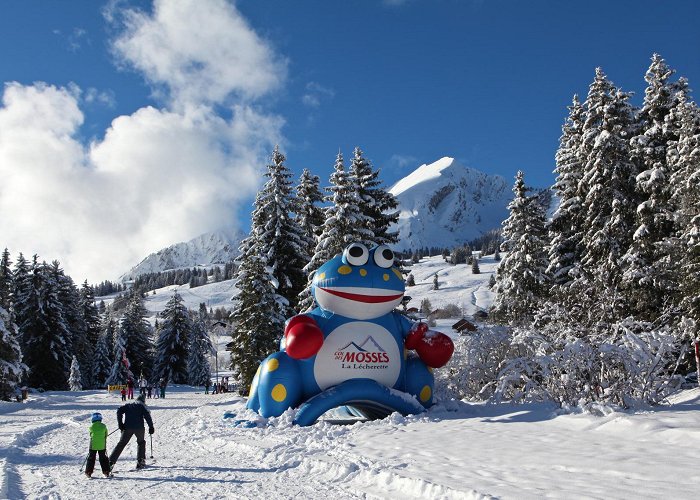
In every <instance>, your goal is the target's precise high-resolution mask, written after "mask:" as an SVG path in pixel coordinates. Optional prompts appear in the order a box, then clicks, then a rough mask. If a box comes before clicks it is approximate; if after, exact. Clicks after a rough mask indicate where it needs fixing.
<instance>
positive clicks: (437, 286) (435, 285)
mask: <svg viewBox="0 0 700 500" xmlns="http://www.w3.org/2000/svg"><path fill="white" fill-rule="evenodd" d="M439 289H440V282H439V281H438V275H437V273H435V276H434V277H433V290H439Z"/></svg>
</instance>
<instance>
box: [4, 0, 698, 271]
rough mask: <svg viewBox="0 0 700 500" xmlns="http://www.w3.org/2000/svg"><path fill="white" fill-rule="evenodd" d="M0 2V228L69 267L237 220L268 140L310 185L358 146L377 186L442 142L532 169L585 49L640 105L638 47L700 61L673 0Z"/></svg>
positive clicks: (480, 161)
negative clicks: (375, 172)
mask: <svg viewBox="0 0 700 500" xmlns="http://www.w3.org/2000/svg"><path fill="white" fill-rule="evenodd" d="M611 3H612V4H613V5H609V4H611ZM166 5H167V7H166ZM0 13H1V15H0V30H1V32H2V33H3V37H2V39H1V40H0V81H2V82H3V84H4V85H5V88H4V91H3V102H2V104H1V105H0V173H2V174H3V176H4V177H6V178H9V179H10V181H9V182H8V183H6V189H5V190H4V191H3V190H2V188H0V209H2V210H3V211H5V213H7V212H8V211H9V213H16V214H19V213H20V212H21V214H22V217H19V219H18V220H16V221H15V222H14V223H13V225H12V227H9V225H7V226H6V225H4V224H3V223H0V234H3V235H5V238H6V241H0V246H2V245H5V246H8V247H9V248H10V250H11V251H12V252H13V254H16V253H17V252H19V251H24V252H26V253H34V252H39V253H40V254H41V255H42V256H45V257H46V258H47V259H52V258H58V259H60V260H61V261H62V262H64V264H65V265H66V268H67V270H69V271H71V270H72V271H73V272H74V273H76V274H78V276H76V279H79V280H80V279H82V276H86V277H90V278H91V279H104V278H107V277H111V276H113V275H114V273H115V272H117V271H121V270H125V269H124V266H127V267H130V265H132V264H134V263H136V262H137V261H138V260H139V259H140V258H142V257H143V256H144V255H145V254H146V253H148V252H151V251H154V250H157V249H159V248H161V247H162V246H166V245H167V244H170V243H173V242H176V241H181V240H184V239H189V238H191V237H194V236H196V235H198V234H200V233H201V232H203V231H206V230H210V229H214V228H216V227H218V226H222V225H226V226H232V225H236V224H239V225H240V226H241V227H243V228H245V227H247V217H248V215H249V212H250V201H251V199H252V197H253V196H254V193H255V191H256V189H257V186H258V182H259V179H257V178H256V175H255V168H259V167H261V166H262V165H264V158H265V155H266V154H267V153H269V150H270V148H271V145H273V144H275V143H278V142H279V143H280V144H281V146H282V148H283V150H284V152H285V153H286V155H287V158H288V164H289V166H290V167H291V168H292V169H293V170H294V171H295V173H297V174H298V173H300V171H301V169H302V168H309V169H310V170H311V171H312V172H314V173H316V174H318V175H319V176H321V178H322V183H323V184H325V183H326V182H327V178H328V175H329V173H330V172H331V169H332V165H333V161H334V158H335V154H336V153H337V151H338V150H339V149H340V150H341V151H342V152H343V153H344V154H345V156H346V158H347V157H349V156H350V155H351V152H352V149H353V147H354V146H356V145H358V146H360V147H361V148H362V149H363V150H364V151H365V153H366V156H367V157H368V158H370V159H371V160H372V162H373V163H374V165H375V166H376V167H380V168H382V171H383V178H384V180H385V183H386V184H387V185H390V184H392V183H393V182H395V181H396V180H398V179H400V178H401V177H403V176H405V175H407V174H408V173H410V171H412V170H413V169H414V168H416V167H417V166H418V165H420V164H421V163H426V162H427V163H429V162H433V161H435V160H437V159H438V158H440V157H442V156H454V157H456V158H458V159H459V160H460V161H461V162H463V163H464V164H466V165H468V166H472V167H474V168H477V169H480V170H483V171H485V172H489V173H497V174H500V175H503V176H505V177H506V178H507V179H508V180H510V179H512V178H513V176H514V174H515V172H516V171H517V170H518V169H522V170H524V171H525V173H526V180H527V181H528V182H529V183H531V184H534V185H537V186H547V185H549V184H551V183H552V181H553V178H554V177H553V174H552V169H553V167H554V164H553V156H554V152H555V150H556V147H557V141H558V137H559V134H560V129H561V125H562V122H563V120H564V118H565V117H566V106H567V104H568V103H569V102H570V100H571V96H572V95H573V93H579V94H581V95H582V96H585V94H586V91H587V87H588V84H589V82H590V81H591V80H592V78H593V74H594V68H595V67H596V66H601V67H602V68H603V69H604V71H605V72H606V73H607V74H608V76H609V77H610V78H611V79H612V80H613V81H614V82H615V83H616V84H617V85H619V86H621V87H622V88H624V89H625V90H629V91H634V92H635V93H636V96H635V98H634V102H635V103H636V104H640V103H641V100H642V96H643V90H644V86H645V83H644V80H643V76H644V72H645V71H646V68H647V67H648V65H649V60H650V57H651V55H652V53H653V52H658V53H660V54H661V55H662V56H663V57H664V58H665V59H666V60H667V62H668V63H669V64H670V65H671V67H673V68H675V69H677V71H678V73H677V74H678V75H683V76H686V77H688V78H689V79H690V84H691V88H692V87H695V86H696V85H698V83H697V82H698V81H700V57H699V56H700V54H699V53H698V48H700V29H698V19H700V2H694V1H690V0H688V1H679V2H673V3H672V4H671V3H669V2H659V1H617V2H609V1H597V0H596V1H589V2H576V3H574V2H566V1H486V0H483V1H477V0H474V1H466V0H465V1H457V0H433V1H428V0H407V1H396V0H395V1H380V0H377V1H370V0H365V1H354V2H347V1H344V2H341V1H320V0H319V1H304V2H290V1H288V0H266V1H257V0H239V1H237V2H235V3H228V4H227V3H225V2H224V1H223V0H206V1H200V2H193V1H187V0H182V1H176V2H167V3H162V4H161V3H156V5H153V4H152V3H151V2H145V1H141V2H133V1H131V2H129V1H113V2H109V3H108V2H97V1H93V0H79V1H78V0H73V1H70V2H44V1H38V0H22V1H19V0H6V1H4V2H3V3H2V4H1V5H0ZM10 82H13V83H10ZM115 119H116V120H115ZM113 120H114V121H113ZM3 135H4V138H3ZM22 144H23V145H24V149H23V147H20V146H19V145H22ZM27 144H31V147H29V146H27ZM47 164H51V165H50V166H47ZM249 178H250V179H249ZM37 181H38V183H39V184H40V185H41V186H42V189H41V190H40V191H41V192H40V193H36V192H34V191H32V192H31V193H30V192H29V191H28V188H27V186H29V185H32V183H36V182H37ZM13 183H14V184H13ZM181 186H188V187H186V188H182V187H181ZM10 192H11V193H13V194H10ZM61 193H67V194H65V195H61ZM57 198H58V201H57ZM166 214H167V215H166ZM71 221H72V222H71ZM106 221H109V223H108V224H105V222H106ZM87 240H91V241H90V244H89V245H88V244H87V243H86V241H87ZM115 246H118V247H119V248H120V250H119V254H118V255H116V254H115V255H112V254H111V253H110V252H113V251H112V250H110V249H112V248H114V247H115ZM105 254H107V255H110V257H109V258H110V262H111V261H114V263H113V264H112V265H111V266H106V265H105V264H104V260H105V258H104V257H103V256H104V255H105ZM96 255H98V256H100V257H95V256H96ZM134 260H135V261H136V262H134ZM105 273H106V274H105Z"/></svg>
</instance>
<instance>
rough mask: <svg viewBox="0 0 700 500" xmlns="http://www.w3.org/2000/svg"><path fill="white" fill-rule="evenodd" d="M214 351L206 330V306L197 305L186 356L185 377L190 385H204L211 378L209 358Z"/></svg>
mask: <svg viewBox="0 0 700 500" xmlns="http://www.w3.org/2000/svg"><path fill="white" fill-rule="evenodd" d="M213 352H214V346H213V345H212V343H211V339H210V338H209V333H208V332H207V306H206V304H204V303H202V304H200V305H199V312H198V313H197V318H196V319H195V320H194V321H193V324H192V335H191V339H190V347H189V356H188V358H187V377H188V382H189V384H190V385H195V386H201V385H205V384H206V382H207V381H208V380H211V366H210V365H209V359H211V355H212V353H213Z"/></svg>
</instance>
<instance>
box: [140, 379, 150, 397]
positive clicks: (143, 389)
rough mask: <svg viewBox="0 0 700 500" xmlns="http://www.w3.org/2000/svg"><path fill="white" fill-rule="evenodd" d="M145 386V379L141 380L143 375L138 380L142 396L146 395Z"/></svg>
mask: <svg viewBox="0 0 700 500" xmlns="http://www.w3.org/2000/svg"><path fill="white" fill-rule="evenodd" d="M146 385H148V383H147V382H146V379H145V378H143V375H141V378H140V379H139V390H140V393H141V394H143V395H144V396H145V395H146Z"/></svg>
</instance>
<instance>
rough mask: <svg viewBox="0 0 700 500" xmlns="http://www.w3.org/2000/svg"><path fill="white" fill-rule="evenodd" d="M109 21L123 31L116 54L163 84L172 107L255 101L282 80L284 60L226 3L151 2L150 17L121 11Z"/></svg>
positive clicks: (116, 43) (220, 0) (193, 0)
mask: <svg viewBox="0 0 700 500" xmlns="http://www.w3.org/2000/svg"><path fill="white" fill-rule="evenodd" d="M116 5H119V4H116ZM109 18H110V19H119V20H120V22H121V25H122V27H123V32H122V33H121V35H120V36H118V37H117V38H116V40H115V41H114V53H115V54H116V56H117V57H118V58H119V60H120V61H121V62H123V63H124V64H125V65H127V66H130V67H133V68H135V69H137V70H139V71H141V72H142V73H143V74H144V75H145V76H146V78H147V79H148V80H149V81H150V82H151V83H152V84H154V85H156V86H165V87H166V88H167V89H168V91H169V94H170V96H171V98H172V101H171V102H172V105H179V104H181V103H192V102H196V103H201V102H207V103H221V102H224V101H225V100H226V99H227V98H229V97H230V96H232V95H233V96H236V97H238V98H243V99H254V98H257V97H260V96H262V95H265V94H266V93H268V92H270V91H273V90H275V89H277V88H279V87H280V86H281V84H282V82H283V81H284V79H285V77H286V72H287V65H286V61H284V60H283V59H281V58H279V57H278V56H276V55H275V53H274V51H273V50H272V49H271V47H270V46H269V45H268V44H267V43H265V41H264V40H262V39H261V38H260V37H259V36H258V35H257V34H256V33H255V31H253V29H252V28H251V27H250V26H249V24H248V23H247V21H246V20H245V19H244V18H243V17H242V16H241V14H240V13H239V12H238V11H237V10H236V8H235V6H234V5H232V4H230V3H228V2H226V1H225V0H207V1H206V2H202V1H198V0H169V1H165V0H156V1H155V2H154V7H153V14H152V15H151V14H149V13H145V12H142V11H138V10H125V11H123V12H122V13H121V15H115V13H114V12H110V15H109Z"/></svg>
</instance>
